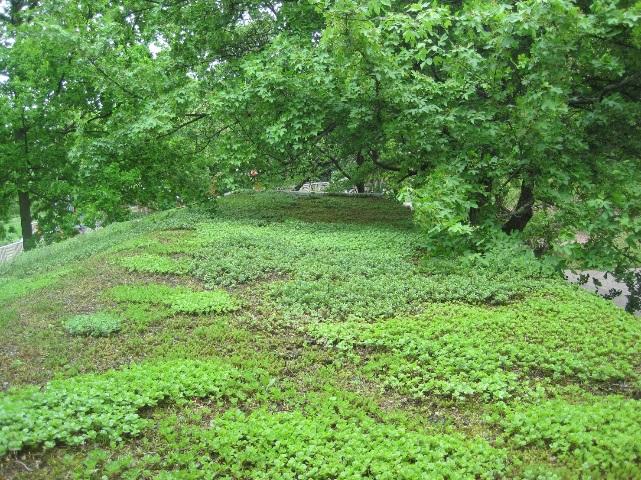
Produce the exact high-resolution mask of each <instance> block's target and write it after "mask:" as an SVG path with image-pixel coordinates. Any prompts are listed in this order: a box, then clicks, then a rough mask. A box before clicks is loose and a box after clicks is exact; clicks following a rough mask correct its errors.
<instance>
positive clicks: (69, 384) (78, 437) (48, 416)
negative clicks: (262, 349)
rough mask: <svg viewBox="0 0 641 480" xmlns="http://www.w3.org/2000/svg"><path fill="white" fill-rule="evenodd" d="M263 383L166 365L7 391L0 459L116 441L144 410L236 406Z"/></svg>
mask: <svg viewBox="0 0 641 480" xmlns="http://www.w3.org/2000/svg"><path fill="white" fill-rule="evenodd" d="M265 383H266V382H265V379H264V376H263V374H262V373H261V372H257V371H248V372H245V371H241V370H238V369H236V368H234V367H231V366H230V365H228V364H226V363H224V362H222V361H215V360H211V361H207V362H200V361H165V362H159V363H149V364H142V365H134V366H131V367H129V368H125V369H123V370H114V371H110V372H107V373H104V374H98V375H83V376H78V377H73V378H69V379H65V380H56V381H52V382H50V383H49V384H47V386H46V387H45V388H44V389H40V388H37V387H27V388H22V389H19V390H13V391H9V393H7V394H5V395H3V396H1V397H0V455H4V454H5V453H7V452H9V451H19V450H20V449H22V448H24V447H27V446H39V445H44V446H45V447H47V448H51V447H53V446H54V445H55V444H56V443H65V444H68V445H79V444H83V443H85V442H86V441H87V440H94V439H95V440H108V441H119V440H121V439H122V438H123V437H124V436H126V435H136V434H138V433H139V432H140V431H141V430H142V429H143V428H145V427H146V426H147V425H148V421H147V420H145V419H144V418H142V417H141V416H140V414H139V411H140V410H141V409H142V408H144V407H153V406H155V405H158V404H159V403H161V402H178V401H182V400H184V399H188V398H205V397H206V398H210V399H211V400H215V401H216V402H218V403H223V402H231V403H237V402H239V401H243V400H245V399H246V398H247V397H248V395H251V394H252V393H253V392H256V391H257V390H259V389H260V388H261V386H263V387H264V385H265Z"/></svg>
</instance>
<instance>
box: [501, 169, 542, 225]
mask: <svg viewBox="0 0 641 480" xmlns="http://www.w3.org/2000/svg"><path fill="white" fill-rule="evenodd" d="M533 207H534V180H533V179H532V178H525V179H523V182H522V183H521V194H520V195H519V200H518V202H516V208H515V209H514V212H513V213H512V216H511V217H510V219H509V220H508V221H507V222H506V223H505V225H503V231H504V232H505V233H507V234H510V233H512V232H514V231H518V232H521V231H523V229H524V228H525V226H526V225H527V224H528V222H529V221H530V219H531V218H532V215H533V214H534V208H533Z"/></svg>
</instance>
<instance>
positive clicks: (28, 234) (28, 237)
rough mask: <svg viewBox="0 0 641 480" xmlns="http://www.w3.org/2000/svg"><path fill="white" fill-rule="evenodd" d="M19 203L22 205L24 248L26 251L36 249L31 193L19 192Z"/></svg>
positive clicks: (21, 221) (21, 217)
mask: <svg viewBox="0 0 641 480" xmlns="http://www.w3.org/2000/svg"><path fill="white" fill-rule="evenodd" d="M18 203H19V204H20V226H21V227H22V246H23V248H24V249H25V250H31V249H32V248H33V247H35V244H36V241H35V239H34V238H33V229H32V227H31V222H32V218H31V198H29V193H27V192H18Z"/></svg>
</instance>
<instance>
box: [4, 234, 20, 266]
mask: <svg viewBox="0 0 641 480" xmlns="http://www.w3.org/2000/svg"><path fill="white" fill-rule="evenodd" d="M21 252H22V239H20V240H18V241H17V242H13V243H10V244H9V245H4V246H2V247H0V262H8V261H9V260H13V259H14V258H15V257H16V256H18V255H19V254H20V253H21Z"/></svg>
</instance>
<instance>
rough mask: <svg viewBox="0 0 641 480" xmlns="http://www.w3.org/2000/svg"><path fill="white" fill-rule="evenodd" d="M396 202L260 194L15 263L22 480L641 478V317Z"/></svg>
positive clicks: (3, 339) (4, 360)
mask: <svg viewBox="0 0 641 480" xmlns="http://www.w3.org/2000/svg"><path fill="white" fill-rule="evenodd" d="M424 247H425V245H424V244H423V242H422V237H421V235H420V234H419V232H418V231H416V230H415V229H414V228H413V226H412V222H411V219H410V216H409V213H408V212H407V211H406V210H404V209H402V208H400V207H399V206H397V205H396V204H394V203H393V202H390V201H387V200H382V199H374V198H341V197H320V196H306V197H296V196H290V195H284V194H243V195H233V196H230V197H225V198H223V199H220V200H218V201H216V202H214V203H212V204H210V205H206V206H202V207H197V208H190V209H178V210H174V211H169V212H163V213H160V214H155V215H151V216H149V217H146V218H143V219H139V220H136V221H134V222H128V223H124V224H115V225H112V226H109V227H107V228H105V229H103V230H101V231H98V232H94V233H91V234H88V235H84V236H81V237H77V238H74V239H72V240H70V241H67V242H62V243H60V244H56V245H53V246H51V247H46V248H42V249H38V250H36V251H34V252H30V253H27V254H24V255H22V256H21V257H20V258H19V259H17V260H16V262H14V263H13V264H12V265H11V266H9V267H7V266H3V267H2V268H3V269H2V270H1V271H0V276H1V280H0V315H1V317H0V365H1V367H0V385H2V388H3V390H4V392H3V393H1V394H0V455H1V458H0V477H2V478H42V479H45V478H108V479H110V478H114V479H115V478H189V479H191V478H225V479H240V478H248V479H249V478H251V479H261V478H262V479H272V478H285V479H294V478H296V479H298V478H310V479H335V478H336V479H338V478H341V479H343V478H344V479H358V478H376V479H388V478H389V479H397V478H405V479H415V478H541V479H542V478H568V479H569V478H578V477H583V478H601V477H609V478H635V477H638V476H639V475H640V474H641V473H640V472H641V451H640V450H639V445H641V438H640V437H639V431H641V417H640V416H639V413H638V412H640V411H641V409H640V408H639V407H641V405H639V400H638V399H639V398H641V377H640V375H641V341H640V340H641V324H639V322H638V319H636V318H635V317H633V316H631V315H628V314H626V313H625V312H623V311H621V310H618V309H617V308H616V307H614V306H612V305H611V304H609V303H608V302H606V301H604V300H602V299H600V298H598V297H595V296H592V295H590V294H588V293H586V292H584V291H582V290H580V289H578V288H577V287H574V286H570V285H566V284H564V283H562V282H560V281H559V280H557V279H555V278H553V277H551V276H550V275H549V272H547V271H546V270H545V268H539V267H538V266H537V264H536V263H532V262H531V261H529V260H528V259H527V258H524V257H523V255H522V254H521V253H522V252H519V251H504V250H500V249H499V250H497V251H496V252H495V253H493V254H492V255H489V256H488V257H483V258H477V257H470V258H464V259H460V261H458V260H457V261H446V262H443V261H440V260H437V259H434V258H429V257H426V256H425V248H424Z"/></svg>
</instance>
